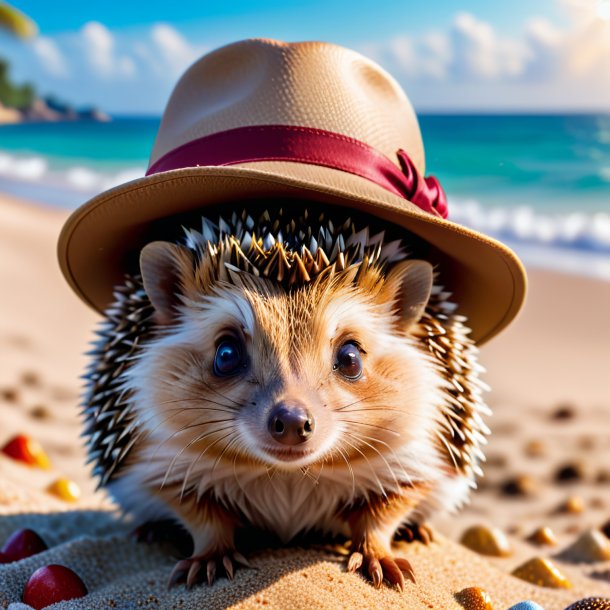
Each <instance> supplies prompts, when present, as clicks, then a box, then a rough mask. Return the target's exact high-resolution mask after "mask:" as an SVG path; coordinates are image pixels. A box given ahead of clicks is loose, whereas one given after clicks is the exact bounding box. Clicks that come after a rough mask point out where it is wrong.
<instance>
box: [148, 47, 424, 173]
mask: <svg viewBox="0 0 610 610" xmlns="http://www.w3.org/2000/svg"><path fill="white" fill-rule="evenodd" d="M256 125H290V126H297V127H308V128H314V129H321V130H325V131H330V132H333V133H338V134H342V135H345V136H348V137H350V138H354V139H356V140H359V141H361V142H364V143H365V144H367V145H369V146H371V147H372V148H374V149H376V150H377V151H379V152H380V153H382V154H383V155H385V156H386V157H388V158H389V159H390V160H391V161H392V162H393V163H394V164H395V165H396V166H400V164H399V160H398V157H397V152H398V150H399V149H404V150H406V151H407V152H408V154H409V156H410V157H411V159H412V160H413V163H414V164H415V167H417V169H418V171H419V172H420V173H421V174H422V175H423V174H424V172H425V161H424V150H423V144H422V140H421V134H420V130H419V125H418V122H417V118H416V116H415V113H414V111H413V108H412V106H411V104H410V103H409V100H408V99H407V97H406V95H405V93H404V92H403V90H402V89H401V87H400V85H398V83H397V82H396V81H395V80H394V79H393V78H392V77H391V76H390V75H389V74H388V73H387V72H386V71H385V70H383V69H382V68H381V67H380V66H378V65H377V64H376V63H375V62H373V61H371V60H369V59H367V58H366V57H363V56H362V55H360V54H359V53H357V52H355V51H352V50H349V49H345V48H343V47H340V46H337V45H333V44H329V43H324V42H299V43H284V42H279V41H274V40H263V39H251V40H244V41H240V42H236V43H233V44H230V45H227V46H224V47H221V48H220V49H217V50H216V51H213V52H212V53H209V54H207V55H205V56H203V57H202V58H201V59H199V60H198V61H196V62H195V63H194V64H193V65H192V66H191V67H190V68H189V69H188V70H187V71H186V72H185V74H184V75H183V76H182V78H181V79H180V80H179V81H178V83H177V85H176V87H175V89H174V91H173V93H172V95H171V97H170V99H169V101H168V104H167V107H166V109H165V112H164V115H163V120H162V122H161V126H160V128H159V132H158V134H157V138H156V141H155V145H154V148H153V152H152V155H151V159H150V165H151V166H152V165H153V164H154V163H155V162H156V161H158V160H159V159H160V158H161V157H163V156H164V155H166V154H167V153H169V152H171V151H172V150H175V149H176V148H178V147H180V146H183V145H184V144H187V143H189V142H192V141H193V140H196V139H198V138H202V137H205V136H209V135H212V134H215V133H219V132H223V131H228V130H231V129H236V128H239V127H249V126H256Z"/></svg>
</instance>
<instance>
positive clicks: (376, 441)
mask: <svg viewBox="0 0 610 610" xmlns="http://www.w3.org/2000/svg"><path fill="white" fill-rule="evenodd" d="M347 434H349V435H350V436H351V437H352V438H353V439H355V440H358V441H360V442H361V443H364V444H365V445H366V446H367V447H370V448H371V449H372V450H373V451H374V452H375V453H376V454H377V455H378V456H379V457H380V458H381V460H382V461H383V462H384V464H385V465H386V467H387V469H388V472H389V473H390V474H391V475H392V478H393V479H394V482H395V483H396V487H397V489H400V487H401V485H400V483H399V482H398V477H397V476H396V473H395V472H394V469H393V468H392V467H391V466H390V463H389V462H388V460H387V459H386V457H385V456H384V455H383V453H381V451H379V449H377V447H375V446H374V445H372V444H371V443H369V442H367V441H366V440H364V439H369V440H370V441H373V442H374V443H379V444H380V445H383V446H384V447H386V448H387V449H388V450H389V451H390V453H391V454H392V456H393V457H394V459H395V460H396V462H397V464H398V465H399V466H400V469H401V470H402V472H403V474H404V475H405V477H406V478H407V480H408V481H409V484H413V481H412V479H411V477H410V475H409V473H408V472H407V471H406V470H405V468H404V466H403V465H402V462H401V461H400V460H399V459H398V457H397V455H396V453H395V452H394V450H393V449H392V447H390V445H388V444H387V443H385V442H384V441H382V440H380V439H378V438H375V437H373V436H367V435H366V434H362V435H360V434H356V433H354V432H348V433H347Z"/></svg>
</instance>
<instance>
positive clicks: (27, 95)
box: [0, 59, 110, 124]
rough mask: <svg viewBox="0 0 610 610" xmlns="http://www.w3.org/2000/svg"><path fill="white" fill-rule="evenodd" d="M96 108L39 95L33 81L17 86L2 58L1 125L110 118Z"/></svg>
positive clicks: (0, 69)
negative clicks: (72, 104) (79, 106)
mask: <svg viewBox="0 0 610 610" xmlns="http://www.w3.org/2000/svg"><path fill="white" fill-rule="evenodd" d="M109 120H110V117H109V116H108V115H107V114H106V113H104V112H102V111H100V110H98V109H97V108H79V109H77V108H74V107H73V106H70V105H69V104H66V103H64V102H61V101H59V100H57V99H56V98H55V97H52V96H49V97H45V98H43V97H39V96H38V95H37V94H36V91H35V89H34V87H33V86H32V85H30V84H25V85H15V84H13V83H12V82H11V80H10V78H9V66H8V63H7V62H5V61H3V60H1V59H0V124H6V123H29V122H46V121H109Z"/></svg>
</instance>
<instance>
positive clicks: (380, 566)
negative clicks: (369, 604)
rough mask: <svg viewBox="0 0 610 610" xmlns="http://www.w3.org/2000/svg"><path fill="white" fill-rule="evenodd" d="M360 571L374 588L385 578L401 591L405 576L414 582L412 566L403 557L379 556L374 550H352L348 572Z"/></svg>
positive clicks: (403, 587) (378, 586) (403, 586)
mask: <svg viewBox="0 0 610 610" xmlns="http://www.w3.org/2000/svg"><path fill="white" fill-rule="evenodd" d="M358 570H360V572H361V573H362V574H363V575H364V576H366V577H368V578H370V579H371V580H372V581H373V585H374V586H375V588H377V589H379V588H380V587H381V583H382V582H383V581H384V580H385V581H387V582H388V583H389V584H390V585H396V586H397V587H398V588H399V589H400V590H401V591H404V589H405V576H406V577H407V578H409V579H410V580H412V581H413V582H415V576H414V574H413V568H412V567H411V564H410V563H409V562H408V561H407V560H406V559H404V558H403V557H393V556H392V555H384V556H380V555H379V554H378V553H374V552H366V551H364V550H363V552H358V551H356V552H354V553H352V554H351V555H350V557H349V559H348V562H347V571H348V572H356V571H358Z"/></svg>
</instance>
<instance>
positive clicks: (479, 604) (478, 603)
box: [455, 587, 494, 610]
mask: <svg viewBox="0 0 610 610" xmlns="http://www.w3.org/2000/svg"><path fill="white" fill-rule="evenodd" d="M455 598H456V599H457V601H458V603H459V604H460V605H461V606H462V607H463V608H464V609H465V610H493V608H494V607H493V604H492V603H491V598H490V597H489V593H487V591H484V590H483V589H480V588H479V587H468V588H467V589H462V590H461V591H459V592H458V593H456V594H455Z"/></svg>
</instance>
